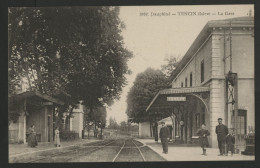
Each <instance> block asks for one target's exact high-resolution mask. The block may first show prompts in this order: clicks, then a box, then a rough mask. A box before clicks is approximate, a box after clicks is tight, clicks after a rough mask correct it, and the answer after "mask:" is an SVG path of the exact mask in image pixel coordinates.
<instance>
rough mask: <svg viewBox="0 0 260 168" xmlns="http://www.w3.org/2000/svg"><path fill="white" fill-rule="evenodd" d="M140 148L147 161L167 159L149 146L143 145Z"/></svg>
mask: <svg viewBox="0 0 260 168" xmlns="http://www.w3.org/2000/svg"><path fill="white" fill-rule="evenodd" d="M140 150H141V152H142V153H143V155H144V158H145V160H146V161H166V160H165V159H164V158H163V157H161V156H160V155H158V154H157V153H155V152H154V151H153V150H152V149H150V148H149V147H147V146H145V147H141V148H140Z"/></svg>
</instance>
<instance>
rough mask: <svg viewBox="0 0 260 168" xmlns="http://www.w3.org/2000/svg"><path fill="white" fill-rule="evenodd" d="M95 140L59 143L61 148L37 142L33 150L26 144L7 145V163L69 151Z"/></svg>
mask: <svg viewBox="0 0 260 168" xmlns="http://www.w3.org/2000/svg"><path fill="white" fill-rule="evenodd" d="M97 141H100V140H96V139H77V140H72V141H61V145H62V146H61V147H58V148H57V147H55V146H54V144H53V142H39V143H38V146H37V147H35V148H31V147H29V146H28V145H27V144H9V149H8V153H9V163H16V162H23V160H28V159H30V158H34V157H36V156H38V155H41V154H52V153H54V152H58V151H62V150H64V149H66V150H67V149H70V148H73V147H75V146H79V145H82V144H87V143H91V142H97Z"/></svg>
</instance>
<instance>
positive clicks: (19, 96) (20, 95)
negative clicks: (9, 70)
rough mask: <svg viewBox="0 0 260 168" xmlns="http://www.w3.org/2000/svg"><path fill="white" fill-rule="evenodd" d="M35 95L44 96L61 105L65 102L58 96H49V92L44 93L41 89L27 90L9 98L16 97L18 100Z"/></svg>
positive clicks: (45, 98) (43, 97)
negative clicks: (57, 97)
mask: <svg viewBox="0 0 260 168" xmlns="http://www.w3.org/2000/svg"><path fill="white" fill-rule="evenodd" d="M33 96H37V97H40V98H42V99H44V100H47V101H50V102H53V103H55V104H59V105H63V104H64V102H63V101H61V100H59V99H56V98H53V97H51V96H49V95H47V94H42V93H40V92H39V91H27V92H23V93H20V94H17V95H13V96H10V97H9V98H16V99H17V100H23V99H25V98H28V97H33Z"/></svg>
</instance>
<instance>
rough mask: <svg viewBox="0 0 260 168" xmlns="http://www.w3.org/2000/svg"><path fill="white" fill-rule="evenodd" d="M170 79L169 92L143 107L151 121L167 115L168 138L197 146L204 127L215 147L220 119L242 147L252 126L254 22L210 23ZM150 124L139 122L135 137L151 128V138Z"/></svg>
mask: <svg viewBox="0 0 260 168" xmlns="http://www.w3.org/2000/svg"><path fill="white" fill-rule="evenodd" d="M172 77H173V78H172V79H173V81H172V85H171V88H169V89H164V90H160V91H159V92H158V93H157V95H156V96H155V97H154V98H153V100H152V101H151V102H150V104H149V106H148V107H147V109H146V112H147V113H148V114H149V116H150V121H151V123H153V122H158V121H159V120H161V119H163V118H167V117H171V119H172V121H173V122H172V126H171V130H172V131H171V134H172V139H173V141H175V142H177V141H182V142H183V143H193V142H195V140H194V139H196V136H197V135H196V133H197V130H198V129H199V128H200V127H201V124H202V123H205V124H206V128H207V129H208V130H209V131H210V134H211V135H210V136H209V143H210V146H211V147H217V144H218V143H217V135H216V133H215V128H216V126H217V125H218V118H222V119H223V123H224V124H225V125H227V126H228V128H229V129H233V130H234V131H235V134H236V138H237V144H239V145H243V144H244V136H245V135H246V134H247V133H248V132H250V131H252V129H254V127H255V96H254V94H255V85H254V83H255V79H254V18H253V17H251V16H249V17H240V18H232V19H227V20H213V21H209V22H208V23H207V24H206V25H205V26H204V28H203V29H202V30H201V32H200V33H199V35H198V36H197V38H196V39H195V41H194V42H193V43H192V45H191V46H190V48H189V49H188V51H187V52H186V54H185V55H184V57H183V58H182V60H181V61H180V62H179V65H178V66H177V68H176V69H175V70H174V71H173V73H172ZM148 125H149V123H140V124H139V126H141V128H140V130H139V134H140V133H143V134H144V133H145V132H146V133H150V130H152V131H151V132H152V133H151V134H150V136H154V135H152V134H153V132H154V129H155V128H154V127H153V124H150V126H148ZM155 125H158V124H155ZM142 128H144V129H142ZM149 129H150V130H149Z"/></svg>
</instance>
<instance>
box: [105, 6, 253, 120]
mask: <svg viewBox="0 0 260 168" xmlns="http://www.w3.org/2000/svg"><path fill="white" fill-rule="evenodd" d="M250 10H251V11H252V15H253V16H254V6H253V5H214V6H213V5H192V6H187V5H186V6H122V7H120V15H119V17H120V19H121V20H122V21H123V22H124V24H125V25H126V28H125V29H124V30H123V32H122V36H123V38H124V43H125V47H126V48H127V49H128V50H129V51H131V52H132V53H133V58H132V59H130V60H129V61H128V66H129V69H130V70H131V71H132V74H131V75H127V76H126V78H127V82H128V84H127V85H126V86H125V87H124V88H123V91H122V94H121V98H120V99H119V100H117V101H115V103H114V104H113V105H112V106H111V107H109V108H108V109H107V119H109V118H110V117H112V118H115V119H116V121H117V122H118V123H120V122H122V121H127V115H126V113H125V111H126V108H127V104H126V97H127V93H128V91H129V89H130V88H131V87H132V86H133V82H134V81H135V77H136V75H137V74H138V73H141V72H143V71H144V70H145V69H147V68H148V67H151V68H154V69H160V67H161V66H162V65H163V64H166V62H165V58H166V57H169V56H171V55H172V56H176V57H182V56H183V55H184V54H185V53H186V51H187V50H188V49H189V47H190V46H191V44H192V42H193V41H194V40H195V38H196V37H197V36H198V34H199V33H200V31H201V30H202V28H203V27H204V26H205V25H206V23H207V22H208V21H210V20H221V19H228V18H234V17H242V16H248V15H249V11H250ZM162 12H165V13H166V14H168V15H169V16H162ZM188 12H190V13H188ZM205 13H206V14H207V15H206V14H205Z"/></svg>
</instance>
